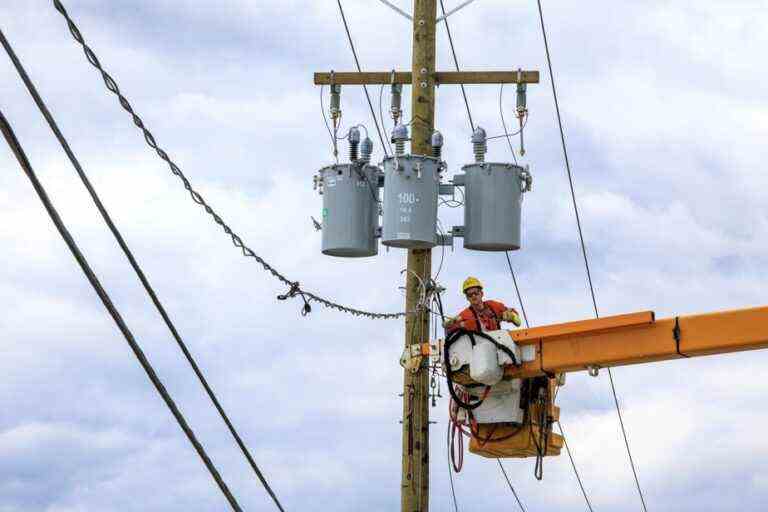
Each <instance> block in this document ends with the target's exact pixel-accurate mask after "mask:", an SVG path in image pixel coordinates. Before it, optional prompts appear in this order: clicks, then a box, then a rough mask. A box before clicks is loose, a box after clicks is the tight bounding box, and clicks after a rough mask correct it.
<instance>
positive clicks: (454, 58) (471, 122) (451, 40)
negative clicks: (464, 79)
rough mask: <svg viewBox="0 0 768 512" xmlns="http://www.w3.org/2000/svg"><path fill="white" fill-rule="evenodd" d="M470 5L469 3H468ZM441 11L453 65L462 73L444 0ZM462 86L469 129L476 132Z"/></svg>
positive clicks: (462, 85)
mask: <svg viewBox="0 0 768 512" xmlns="http://www.w3.org/2000/svg"><path fill="white" fill-rule="evenodd" d="M467 3H469V2H467ZM440 9H441V10H442V11H443V18H445V31H446V33H447V34H448V42H449V43H450V45H451V54H452V55H453V63H454V65H455V66H456V71H461V69H459V59H458V57H457V56H456V47H455V46H454V45H453V36H452V35H451V26H450V25H449V24H448V19H447V18H448V15H446V14H445V3H444V2H443V0H440ZM460 86H461V95H462V96H463V97H464V106H465V107H466V108H467V119H468V120H469V128H470V130H471V131H472V132H474V131H475V122H474V121H473V120H472V112H471V111H470V110H469V100H468V99H467V90H466V88H465V87H464V84H460Z"/></svg>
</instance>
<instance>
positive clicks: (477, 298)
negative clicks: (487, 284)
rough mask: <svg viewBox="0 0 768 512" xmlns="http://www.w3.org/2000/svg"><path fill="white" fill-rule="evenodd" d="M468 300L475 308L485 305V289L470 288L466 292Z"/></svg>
mask: <svg viewBox="0 0 768 512" xmlns="http://www.w3.org/2000/svg"><path fill="white" fill-rule="evenodd" d="M466 296H467V300H468V301H469V303H470V304H471V305H473V306H479V305H480V304H482V303H483V289H482V288H478V287H475V288H470V289H469V290H467V292H466Z"/></svg>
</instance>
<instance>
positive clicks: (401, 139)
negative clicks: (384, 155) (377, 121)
mask: <svg viewBox="0 0 768 512" xmlns="http://www.w3.org/2000/svg"><path fill="white" fill-rule="evenodd" d="M407 141H408V127H407V126H403V125H402V124H399V125H397V126H395V128H394V129H393V130H392V142H394V143H395V154H396V155H398V156H402V155H404V154H405V143H406V142H407Z"/></svg>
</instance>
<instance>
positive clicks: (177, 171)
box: [53, 0, 407, 320]
mask: <svg viewBox="0 0 768 512" xmlns="http://www.w3.org/2000/svg"><path fill="white" fill-rule="evenodd" d="M53 5H54V7H56V10H57V11H59V13H60V14H61V15H62V16H63V17H64V18H65V19H66V21H67V25H68V26H69V31H70V33H71V34H72V37H73V38H74V39H75V41H77V43H78V44H80V46H82V48H83V52H84V53H85V57H86V59H87V60H88V62H89V63H90V64H91V65H92V66H93V67H94V68H96V69H97V70H98V71H99V72H100V73H101V77H102V79H103V80H104V84H105V86H106V87H107V89H108V90H109V91H110V92H111V93H113V94H114V95H115V96H117V97H118V99H119V101H120V105H121V106H122V107H123V109H124V110H125V111H126V112H128V113H129V114H130V115H131V117H132V119H133V123H134V124H135V125H136V127H137V128H139V130H141V131H142V134H143V135H144V140H145V141H146V142H147V145H148V146H149V147H150V148H152V149H153V150H155V152H156V153H157V155H158V156H159V157H160V158H161V159H162V160H163V161H165V162H166V163H167V164H168V167H169V168H170V170H171V172H172V173H173V174H174V175H175V176H177V177H178V178H179V179H180V180H181V182H182V184H183V185H184V188H185V189H186V190H187V191H188V192H189V194H190V197H191V198H192V200H193V201H194V202H195V203H197V204H198V205H199V206H201V207H202V208H203V209H204V210H205V212H206V213H207V214H208V215H210V216H211V218H212V219H213V220H214V222H215V223H216V224H218V225H219V226H220V227H221V228H222V230H223V231H224V233H226V234H227V235H229V237H230V238H231V239H232V244H233V245H234V246H235V247H237V248H238V249H240V250H241V251H242V253H243V256H245V257H247V258H253V259H254V260H256V261H257V262H258V263H259V264H261V266H262V267H263V268H264V270H266V271H267V272H269V273H270V274H272V275H273V276H274V277H275V278H277V279H278V280H279V281H280V282H282V283H283V284H284V285H286V286H289V287H290V291H289V292H288V293H286V294H285V295H281V296H280V297H279V298H281V299H287V298H291V297H295V296H297V295H299V296H301V297H302V298H303V299H304V300H305V308H306V307H307V306H308V304H306V301H314V302H317V303H319V304H322V305H323V306H325V307H327V308H330V309H335V310H337V311H341V312H343V313H348V314H351V315H353V316H357V317H365V318H371V319H376V320H382V319H385V320H389V319H396V318H401V317H404V316H406V314H407V313H405V312H401V313H374V312H370V311H364V310H360V309H355V308H351V307H348V306H344V305H341V304H338V303H336V302H333V301H331V300H329V299H326V298H324V297H321V296H319V295H317V294H315V293H311V292H308V291H305V290H303V289H302V288H301V286H300V284H299V282H298V281H291V280H290V279H288V278H287V277H286V276H284V275H283V274H281V273H280V272H279V271H278V270H277V269H276V268H275V267H273V266H272V265H271V264H269V263H268V262H267V261H266V260H264V258H262V257H261V256H259V255H258V254H256V253H255V252H254V251H253V249H251V248H250V247H248V246H247V245H246V244H245V242H244V241H243V239H242V238H241V237H240V235H238V234H237V233H235V232H234V231H233V230H232V228H231V227H230V226H229V225H227V223H226V222H224V219H222V217H221V216H220V215H219V214H218V213H216V211H215V210H214V209H213V207H211V206H210V205H209V204H208V202H207V201H206V200H205V198H203V196H202V195H201V194H200V193H199V192H198V191H197V190H195V189H194V188H193V187H192V183H191V182H190V181H189V179H188V178H187V177H186V176H185V175H184V173H183V172H182V171H181V168H180V167H179V166H178V165H176V163H175V162H174V161H173V160H171V158H170V156H169V155H168V153H167V152H166V151H165V150H164V149H163V148H161V147H160V145H159V144H158V143H157V140H156V139H155V136H154V135H152V132H150V131H149V129H148V128H147V127H146V126H145V125H144V122H143V121H142V119H141V117H139V115H138V114H137V113H136V112H135V111H134V110H133V107H132V106H131V104H130V102H129V101H128V99H127V98H126V97H125V96H123V94H122V93H121V92H120V88H119V87H118V84H117V82H116V81H115V79H114V78H112V76H111V75H110V74H109V73H107V72H106V71H105V70H104V68H103V67H102V65H101V62H99V59H98V57H97V56H96V54H95V53H94V51H93V50H92V49H91V48H90V47H89V46H88V45H87V44H86V43H85V38H84V37H83V35H82V33H81V32H80V29H79V28H78V27H77V25H76V24H75V22H74V21H73V20H72V18H71V17H70V16H69V13H68V12H67V10H66V9H65V8H64V5H63V4H62V3H61V1H60V0H53ZM305 311H306V309H305Z"/></svg>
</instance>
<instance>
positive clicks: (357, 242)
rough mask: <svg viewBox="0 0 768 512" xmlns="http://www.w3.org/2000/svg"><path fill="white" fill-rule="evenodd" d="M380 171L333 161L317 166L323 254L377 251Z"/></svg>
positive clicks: (361, 254) (359, 254)
mask: <svg viewBox="0 0 768 512" xmlns="http://www.w3.org/2000/svg"><path fill="white" fill-rule="evenodd" d="M380 174H381V171H380V170H379V168H378V167H374V166H372V165H361V164H336V165H330V166H328V167H324V168H323V169H321V170H320V173H319V178H318V183H319V187H320V191H321V192H320V193H321V194H322V195H323V214H322V218H323V222H322V226H323V229H322V233H323V246H322V250H323V254H326V255H328V256H342V257H347V258H361V257H365V256H375V255H376V254H378V252H379V247H378V243H377V240H376V231H377V228H378V217H379V208H378V197H379V176H380Z"/></svg>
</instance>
